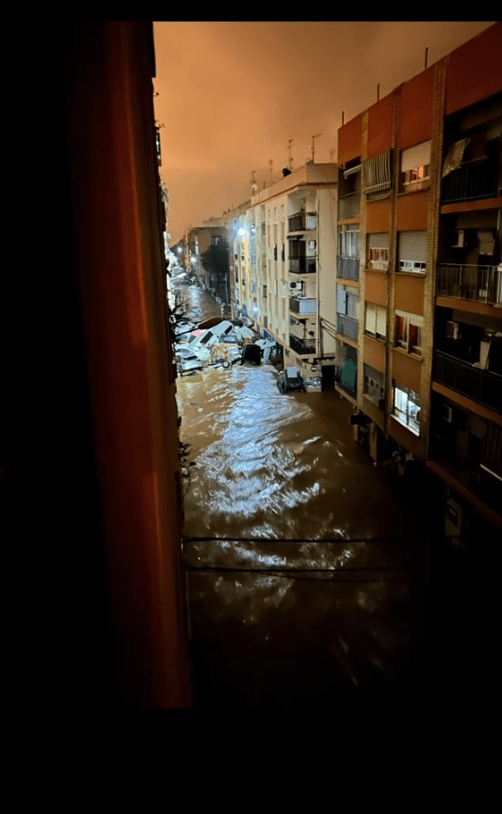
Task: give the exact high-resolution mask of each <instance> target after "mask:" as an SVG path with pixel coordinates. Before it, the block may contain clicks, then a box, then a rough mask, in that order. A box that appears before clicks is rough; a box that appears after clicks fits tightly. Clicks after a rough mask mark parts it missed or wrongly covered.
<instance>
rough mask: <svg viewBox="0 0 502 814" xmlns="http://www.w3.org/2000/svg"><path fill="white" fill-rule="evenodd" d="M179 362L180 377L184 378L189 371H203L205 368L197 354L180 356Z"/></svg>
mask: <svg viewBox="0 0 502 814" xmlns="http://www.w3.org/2000/svg"><path fill="white" fill-rule="evenodd" d="M177 361H178V372H179V374H180V376H183V374H184V373H188V371H191V370H202V368H203V367H204V364H203V362H202V360H201V359H200V357H199V356H197V354H195V353H191V354H188V355H183V356H178V359H177Z"/></svg>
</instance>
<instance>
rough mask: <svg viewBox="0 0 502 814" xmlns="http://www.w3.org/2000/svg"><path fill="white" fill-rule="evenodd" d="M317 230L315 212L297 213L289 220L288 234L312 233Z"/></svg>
mask: <svg viewBox="0 0 502 814" xmlns="http://www.w3.org/2000/svg"><path fill="white" fill-rule="evenodd" d="M316 228H317V215H316V214H315V212H309V213H307V212H297V213H296V214H295V215H291V217H290V218H288V232H290V233H291V232H311V231H313V230H314V229H316Z"/></svg>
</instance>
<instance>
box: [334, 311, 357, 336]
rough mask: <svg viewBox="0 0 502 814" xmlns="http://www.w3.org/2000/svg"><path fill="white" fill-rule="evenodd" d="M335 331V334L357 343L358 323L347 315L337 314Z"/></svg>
mask: <svg viewBox="0 0 502 814" xmlns="http://www.w3.org/2000/svg"><path fill="white" fill-rule="evenodd" d="M336 330H337V333H339V334H343V336H347V337H348V338H349V339H354V340H355V341H356V342H357V332H358V330H359V321H358V320H357V319H354V317H349V316H348V315H347V314H337V315H336Z"/></svg>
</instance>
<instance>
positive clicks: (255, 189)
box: [251, 170, 258, 195]
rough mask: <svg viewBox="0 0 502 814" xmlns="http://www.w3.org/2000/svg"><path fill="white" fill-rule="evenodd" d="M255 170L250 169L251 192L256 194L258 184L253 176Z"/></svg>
mask: <svg viewBox="0 0 502 814" xmlns="http://www.w3.org/2000/svg"><path fill="white" fill-rule="evenodd" d="M255 173H256V170H251V194H252V195H256V193H257V192H258V185H257V183H256V178H255Z"/></svg>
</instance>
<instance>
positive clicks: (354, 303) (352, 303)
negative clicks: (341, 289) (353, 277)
mask: <svg viewBox="0 0 502 814" xmlns="http://www.w3.org/2000/svg"><path fill="white" fill-rule="evenodd" d="M347 316H349V317H353V318H354V319H357V318H358V316H359V295H358V294H352V292H350V291H347Z"/></svg>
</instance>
